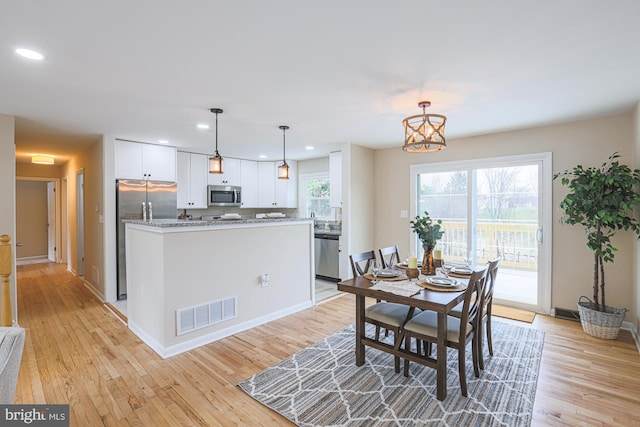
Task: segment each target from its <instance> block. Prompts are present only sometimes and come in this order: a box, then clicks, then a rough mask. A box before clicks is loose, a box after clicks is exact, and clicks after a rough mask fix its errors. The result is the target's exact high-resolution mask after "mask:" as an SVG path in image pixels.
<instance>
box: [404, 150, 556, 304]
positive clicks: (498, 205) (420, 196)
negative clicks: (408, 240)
mask: <svg viewBox="0 0 640 427" xmlns="http://www.w3.org/2000/svg"><path fill="white" fill-rule="evenodd" d="M411 173H412V193H413V194H414V197H415V199H414V200H412V211H413V212H414V213H415V214H420V215H422V214H423V213H424V211H428V212H429V215H430V216H431V218H433V219H434V220H437V219H440V220H442V226H443V228H444V232H445V234H444V236H443V238H442V239H441V240H440V241H439V242H438V245H437V248H438V249H440V250H441V251H442V255H443V258H444V259H445V261H453V262H457V261H458V262H459V261H463V260H465V259H467V260H471V262H472V263H474V264H476V265H483V264H485V263H486V262H487V261H488V260H490V259H494V258H496V257H500V258H501V261H500V272H499V274H498V278H497V282H496V288H495V291H494V298H496V301H498V302H500V300H501V301H503V303H506V304H508V305H513V306H516V307H519V308H524V309H529V310H531V309H533V310H536V311H540V312H545V313H548V312H549V310H550V304H551V302H550V298H549V295H550V283H551V275H550V271H551V269H550V261H551V260H550V257H551V245H550V242H551V239H550V238H547V239H543V235H544V234H547V236H549V237H550V236H551V223H550V219H551V210H550V206H551V196H550V195H551V191H550V188H551V154H550V153H540V154H529V155H521V156H512V157H499V158H489V159H476V160H472V161H459V162H443V163H431V164H426V165H413V166H412V167H411ZM543 231H546V233H543ZM412 239H413V240H412V242H413V247H414V249H415V250H416V253H417V254H421V252H422V248H421V247H420V243H419V242H418V241H416V239H415V236H413V235H412Z"/></svg>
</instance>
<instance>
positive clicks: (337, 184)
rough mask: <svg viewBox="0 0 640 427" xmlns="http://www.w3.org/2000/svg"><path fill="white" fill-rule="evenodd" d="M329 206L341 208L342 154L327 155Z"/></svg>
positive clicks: (338, 152) (337, 152)
mask: <svg viewBox="0 0 640 427" xmlns="http://www.w3.org/2000/svg"><path fill="white" fill-rule="evenodd" d="M329 192H330V193H329V206H330V207H332V208H341V207H342V152H340V151H336V152H333V153H329Z"/></svg>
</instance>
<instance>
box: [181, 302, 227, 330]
mask: <svg viewBox="0 0 640 427" xmlns="http://www.w3.org/2000/svg"><path fill="white" fill-rule="evenodd" d="M237 312H238V309H237V298H236V297H230V298H226V299H221V300H217V301H211V302H208V303H205V304H200V305H194V306H192V307H186V308H181V309H179V310H176V323H177V335H182V334H186V333H187V332H192V331H195V330H198V329H202V328H204V327H206V326H210V325H215V324H216V323H220V322H224V321H225V320H230V319H233V318H235V317H236V316H237Z"/></svg>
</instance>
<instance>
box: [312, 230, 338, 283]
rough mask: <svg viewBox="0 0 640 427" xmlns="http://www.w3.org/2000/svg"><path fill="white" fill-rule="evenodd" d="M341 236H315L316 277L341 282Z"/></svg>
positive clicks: (319, 234)
mask: <svg viewBox="0 0 640 427" xmlns="http://www.w3.org/2000/svg"><path fill="white" fill-rule="evenodd" d="M339 245H340V236H338V235H336V234H323V233H316V234H315V255H316V277H317V278H318V279H324V280H330V281H334V282H339V281H340V248H339Z"/></svg>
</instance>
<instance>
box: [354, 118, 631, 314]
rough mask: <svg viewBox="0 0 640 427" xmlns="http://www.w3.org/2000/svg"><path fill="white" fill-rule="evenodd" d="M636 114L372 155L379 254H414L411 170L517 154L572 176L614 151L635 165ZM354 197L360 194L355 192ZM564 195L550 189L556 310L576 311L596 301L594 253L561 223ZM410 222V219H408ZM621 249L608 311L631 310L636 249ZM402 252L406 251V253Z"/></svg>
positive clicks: (610, 278)
mask: <svg viewBox="0 0 640 427" xmlns="http://www.w3.org/2000/svg"><path fill="white" fill-rule="evenodd" d="M633 143H634V115H633V114H632V113H627V114H622V115H617V116H613V117H605V118H598V119H592V120H586V121H580V122H573V123H566V124H559V125H554V126H544V127H539V128H533V129H526V130H519V131H513V132H504V133H498V134H490V135H483V136H477V137H471V138H462V139H453V140H448V141H447V148H446V149H445V150H444V151H442V152H438V153H425V154H412V153H405V152H403V151H402V148H401V146H400V144H399V145H398V146H397V147H394V148H389V149H384V150H377V151H376V152H375V167H374V169H375V176H373V177H372V179H373V180H374V181H375V190H376V191H375V200H376V203H375V227H374V229H375V247H376V248H377V247H383V246H386V245H389V244H393V243H395V244H397V245H398V246H399V248H400V250H401V251H404V250H406V249H408V248H409V238H410V233H411V230H410V225H409V221H410V220H411V218H400V210H401V209H407V210H409V204H410V197H411V195H410V194H409V180H410V172H409V166H410V165H412V164H425V163H435V162H446V161H453V160H471V159H477V158H488V157H498V156H509V155H518V154H529V153H541V152H552V153H553V171H554V172H561V171H564V170H565V169H571V168H572V167H573V166H575V165H576V164H577V163H582V164H584V165H585V166H599V165H600V164H602V163H603V162H604V161H606V159H607V157H608V156H609V155H611V154H612V153H613V152H614V151H619V152H620V154H621V156H622V157H621V160H622V161H623V162H628V163H630V162H632V160H633V150H634V147H633ZM354 191H355V188H354ZM565 194H566V189H565V188H564V187H562V186H561V184H560V182H554V184H553V207H552V209H553V220H552V222H553V236H552V238H553V255H554V259H553V270H552V296H551V297H552V301H551V306H552V307H562V308H569V309H573V310H576V309H577V306H576V303H577V300H578V297H579V296H580V295H591V293H592V292H591V287H592V283H593V282H592V274H593V268H592V253H591V252H590V251H589V250H588V248H587V247H586V240H585V238H584V232H583V231H582V229H581V228H580V227H571V226H568V225H561V224H559V218H560V211H559V209H558V206H559V204H560V201H561V200H562V198H563V197H564V195H565ZM409 216H410V217H411V212H410V215H409ZM614 244H615V245H616V246H617V247H618V248H619V251H618V252H617V254H616V261H615V263H614V264H608V265H607V266H606V279H607V304H608V305H614V306H618V307H625V308H628V309H632V308H633V298H634V295H633V289H634V285H633V277H634V276H633V271H634V269H635V268H636V267H635V264H636V263H635V261H636V259H635V258H634V245H635V241H634V238H633V236H632V234H631V233H620V235H619V236H617V237H616V238H615V239H614ZM401 253H402V252H401Z"/></svg>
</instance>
